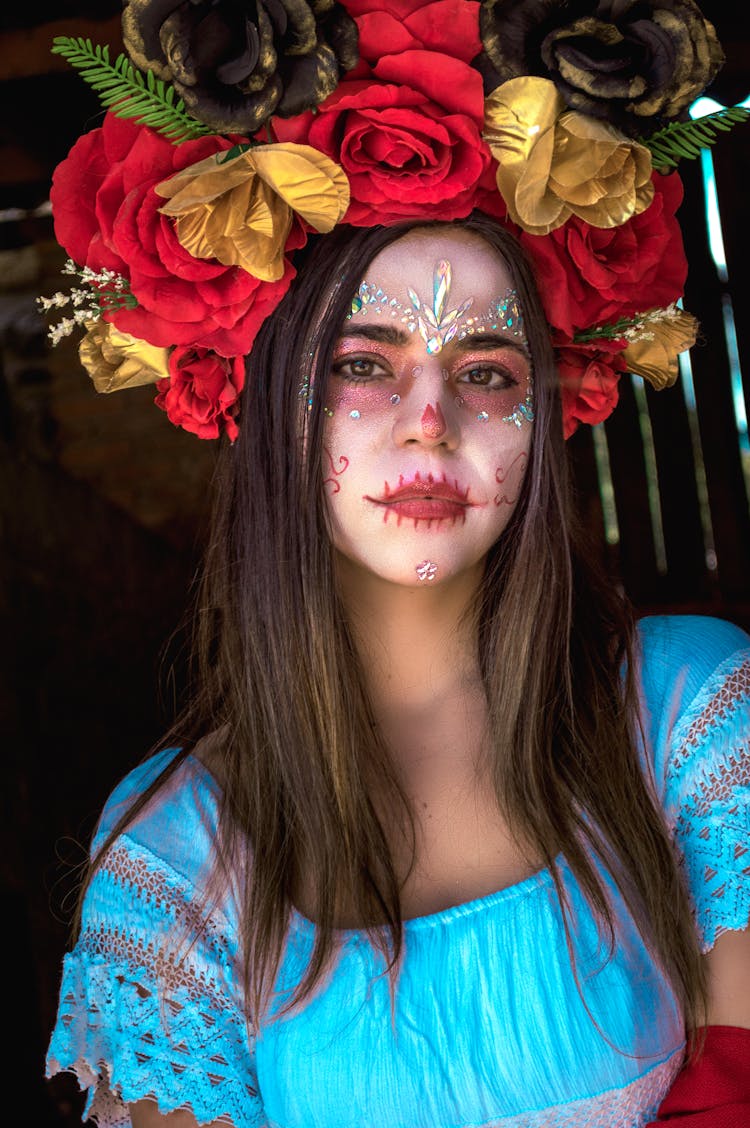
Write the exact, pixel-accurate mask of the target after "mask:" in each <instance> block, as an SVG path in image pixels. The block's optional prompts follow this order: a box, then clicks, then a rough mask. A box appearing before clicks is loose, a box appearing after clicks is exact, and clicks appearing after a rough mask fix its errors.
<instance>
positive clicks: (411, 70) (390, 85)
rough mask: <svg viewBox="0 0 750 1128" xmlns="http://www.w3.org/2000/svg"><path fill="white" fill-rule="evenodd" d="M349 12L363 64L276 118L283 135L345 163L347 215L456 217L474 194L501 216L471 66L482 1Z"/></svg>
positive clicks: (392, 219)
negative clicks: (315, 102)
mask: <svg viewBox="0 0 750 1128" xmlns="http://www.w3.org/2000/svg"><path fill="white" fill-rule="evenodd" d="M348 10H349V11H350V13H352V14H354V15H355V16H356V18H357V26H358V29H359V36H360V40H359V49H360V56H361V62H360V65H359V66H358V67H357V68H356V69H355V70H354V71H353V72H352V74H351V75H350V76H348V77H346V78H344V79H343V80H342V81H341V82H340V83H339V85H338V87H337V88H336V90H335V91H334V92H333V94H331V95H330V96H329V97H328V98H327V99H326V100H325V101H324V102H322V103H321V104H320V106H319V107H318V109H317V112H316V113H315V114H309V113H308V114H301V115H299V116H298V117H296V118H289V119H287V120H282V119H274V129H275V132H276V134H277V136H278V138H279V140H281V141H297V142H301V143H304V144H308V145H312V146H313V147H314V148H316V149H319V150H320V151H321V152H323V153H326V154H327V155H328V156H329V157H331V158H332V159H333V160H335V161H337V162H338V163H339V164H340V165H341V166H342V168H343V169H344V172H345V173H346V175H347V177H348V178H349V185H350V188H351V204H350V207H349V210H348V211H347V213H346V215H345V216H344V222H345V223H351V224H353V225H355V226H365V227H366V226H370V225H371V224H374V223H386V224H387V223H396V222H398V221H399V220H401V219H407V218H408V219H413V218H424V219H444V220H450V219H458V218H461V217H463V216H466V215H468V214H469V212H470V211H471V210H472V208H473V207H474V206H476V204H477V202H478V201H479V200H481V204H482V207H483V208H485V209H486V210H493V211H494V212H495V214H496V215H498V216H502V215H504V214H505V206H504V204H503V202H502V199H501V198H500V195H499V193H498V191H497V188H496V186H495V183H494V173H493V170H492V164H493V162H492V156H491V154H490V152H489V149H488V147H487V145H486V144H485V143H484V141H483V140H482V136H481V131H482V126H483V123H484V91H483V87H482V78H481V75H480V74H479V72H478V71H477V70H475V69H474V68H473V67H472V66H471V65H470V59H471V58H472V57H473V56H474V55H475V54H478V52H479V50H480V43H479V30H478V29H479V23H478V5H477V4H474V3H471V4H466V3H462V4H458V3H457V2H456V0H438V2H437V3H435V4H429V5H426V6H420V5H417V4H415V3H411V2H410V0H400V2H399V0H394V2H392V3H376V2H373V0H370V2H369V3H368V2H367V0H359V2H358V3H355V4H354V5H353V6H352V7H351V8H349V9H348ZM456 20H458V21H459V22H460V34H457V33H456V30H455V21H456ZM457 43H460V57H459V56H457V55H456V47H457ZM371 64H372V65H371Z"/></svg>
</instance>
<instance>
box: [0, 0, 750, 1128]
mask: <svg viewBox="0 0 750 1128" xmlns="http://www.w3.org/2000/svg"><path fill="white" fill-rule="evenodd" d="M729 7H730V5H729V4H714V3H711V4H704V5H703V10H704V12H705V13H706V15H707V16H708V17H709V18H710V19H711V20H712V21H713V22H714V24H715V26H716V29H717V31H718V33H719V38H720V39H721V41H722V43H723V46H724V49H725V52H726V55H727V62H726V65H725V67H724V69H723V71H722V72H721V74H720V75H719V77H718V79H717V80H716V81H715V82H714V84H713V86H712V87H711V89H710V90H709V91H707V94H708V96H709V97H710V98H711V99H713V100H714V101H715V102H716V103H718V104H720V105H732V104H737V103H739V102H743V101H745V99H747V98H748V95H749V94H750V70H749V69H748V64H747V60H748V58H750V17H749V16H748V14H747V12H746V10H745V8H744V7H740V8H739V9H735V10H734V11H733V12H731V13H730V11H729ZM119 14H120V0H90V2H81V0H54V2H52V0H32V2H31V3H27V4H25V5H8V6H4V7H3V11H2V14H0V97H1V98H2V115H1V116H0V637H2V640H3V645H2V648H1V650H0V718H1V729H0V731H1V734H2V750H3V753H4V755H5V758H6V764H7V767H8V773H7V779H6V787H5V791H4V798H3V803H4V810H3V813H2V814H3V829H4V831H5V842H4V845H3V849H2V851H1V852H0V880H1V881H2V895H3V904H5V906H6V914H5V918H6V926H5V929H4V934H5V943H6V944H7V945H8V953H7V959H6V961H5V967H6V981H7V983H8V986H9V988H10V993H11V1016H12V1024H11V1037H12V1044H13V1050H14V1053H13V1055H12V1058H11V1059H10V1062H9V1064H10V1066H11V1071H12V1072H11V1078H12V1081H11V1084H12V1085H13V1088H14V1089H16V1087H17V1091H18V1100H17V1101H16V1100H15V1097H14V1098H12V1099H11V1105H12V1106H13V1107H15V1106H17V1107H18V1108H19V1109H20V1108H23V1121H24V1123H27V1124H30V1125H33V1126H37V1125H38V1126H40V1128H63V1126H65V1128H67V1126H68V1125H76V1124H79V1123H80V1109H81V1102H80V1099H79V1096H78V1093H77V1089H76V1087H75V1084H74V1083H72V1082H71V1080H70V1078H69V1077H63V1078H61V1079H58V1080H57V1081H55V1082H54V1083H52V1084H47V1083H45V1082H44V1080H43V1073H44V1065H43V1059H44V1053H45V1050H46V1044H47V1039H48V1036H49V1031H50V1029H51V1026H52V1022H53V1019H54V1013H55V1009H56V1005H57V991H58V987H59V979H60V964H61V960H62V956H63V953H64V951H65V949H66V945H67V943H68V939H69V929H70V912H71V908H72V897H73V893H74V890H75V870H74V869H72V867H75V866H76V865H78V864H80V862H81V861H82V860H83V858H84V856H85V844H86V842H87V841H88V838H89V836H90V834H91V832H92V830H93V827H94V822H95V818H96V815H97V813H98V811H99V809H100V807H101V805H102V803H103V801H104V800H105V798H106V796H107V794H108V792H109V790H110V789H111V787H112V785H113V784H114V783H115V782H116V781H117V779H118V778H119V777H120V776H121V775H122V774H123V773H124V772H125V771H127V770H128V768H129V767H130V766H132V765H133V764H134V763H135V762H136V761H137V760H139V759H140V758H141V757H142V755H143V754H144V753H145V751H146V750H147V749H148V748H149V747H150V746H151V745H152V744H153V743H154V742H155V741H157V740H158V738H159V735H160V733H161V732H162V731H163V730H164V728H165V727H166V725H167V723H168V722H169V720H170V718H171V715H172V709H173V704H174V700H175V697H176V696H177V695H179V692H180V689H181V686H182V684H183V682H182V678H183V668H184V667H183V662H184V646H183V638H182V632H181V628H180V623H181V618H182V615H183V613H184V610H185V608H186V605H187V601H188V597H189V591H190V586H191V581H192V578H193V576H194V573H195V570H196V567H197V566H198V562H199V560H200V554H201V548H202V544H203V539H204V536H205V530H206V518H207V512H208V507H209V501H210V484H211V477H212V470H213V464H214V458H215V447H214V444H212V443H209V442H201V441H200V440H198V439H196V438H194V437H193V436H191V435H188V434H186V433H185V432H182V431H180V430H178V429H177V428H175V427H173V426H172V425H171V424H170V423H169V422H168V420H167V418H166V416H165V415H164V414H163V413H162V412H161V411H159V410H158V409H157V408H155V407H154V405H153V396H154V392H153V389H152V388H148V387H147V388H136V389H133V390H130V391H124V392H122V393H120V394H117V395H113V396H107V395H97V394H96V393H95V391H94V389H93V386H92V385H91V383H90V381H89V380H88V377H87V376H86V374H85V372H84V371H83V369H82V368H81V367H80V364H79V362H78V357H77V340H78V338H75V339H71V338H68V339H67V340H63V341H62V342H61V343H60V344H59V345H57V346H56V347H55V348H54V349H53V348H51V347H50V346H49V343H48V341H47V336H46V333H47V324H46V323H45V321H43V319H42V317H41V315H40V313H39V311H38V308H37V304H36V297H37V296H38V295H40V294H45V295H48V294H51V293H53V292H55V291H56V290H58V289H59V288H60V275H59V272H60V268H61V266H62V264H63V262H64V260H65V255H64V253H63V252H62V251H61V250H60V248H59V247H58V246H57V245H56V243H55V240H54V234H53V228H52V221H51V218H50V213H49V204H48V200H49V188H50V180H51V175H52V172H53V169H54V168H55V166H56V164H57V163H58V162H59V161H60V160H62V159H63V158H64V157H65V156H66V154H67V152H68V150H69V149H70V147H71V145H72V144H73V142H74V141H75V139H76V138H77V137H78V136H79V135H80V134H81V133H83V132H85V131H87V130H88V129H91V128H94V127H95V126H96V125H98V124H99V122H100V120H101V111H100V108H99V104H98V101H97V99H96V97H95V96H94V95H93V94H92V93H91V92H90V91H89V89H88V88H87V87H86V85H85V83H84V82H83V81H82V80H81V79H80V77H78V75H77V74H76V73H74V72H73V70H72V69H71V68H70V67H69V66H68V64H67V63H65V62H64V61H63V60H61V59H59V58H58V57H56V56H54V55H52V54H50V46H51V43H52V39H53V37H54V36H55V35H83V36H88V37H90V38H91V39H92V40H93V41H94V42H95V43H100V44H105V43H106V44H109V45H110V48H111V51H112V55H113V57H114V56H115V55H116V54H117V53H118V51H119V50H120V49H121V39H120V26H119ZM711 108H712V107H711V105H707V106H706V107H705V108H703V110H702V112H707V111H710V109H711ZM749 141H750V125H748V126H744V127H742V126H741V127H738V128H737V129H735V130H734V132H732V133H730V134H727V135H722V137H721V139H720V142H719V143H718V144H717V146H716V148H715V149H714V150H712V151H711V152H709V153H707V154H705V157H704V159H703V161H694V162H689V163H688V162H684V163H683V165H682V166H681V169H680V173H681V175H682V177H683V180H684V181H685V183H686V202H685V204H684V205H683V207H682V209H681V211H680V218H681V221H682V224H683V228H684V231H685V239H686V245H687V252H688V260H689V262H690V265H691V269H690V277H689V279H688V287H687V293H686V298H685V306H686V308H687V309H689V310H690V312H692V313H693V314H695V315H696V316H697V317H698V318H699V320H700V322H701V325H702V335H701V340H700V342H699V344H698V345H697V346H696V347H695V348H694V349H693V350H692V353H691V358H690V362H689V363H688V364H685V365H684V366H683V369H682V371H681V378H680V382H679V384H678V385H677V386H676V387H675V388H673V389H671V390H669V391H666V392H663V393H660V394H655V393H652V392H651V390H650V388H644V386H643V385H642V383H641V382H640V381H638V380H632V381H631V380H630V379H629V378H625V379H623V381H622V382H621V403H620V406H619V407H618V409H617V411H616V412H615V413H614V415H613V416H612V419H611V420H610V421H608V422H607V424H605V425H602V426H599V427H597V428H593V429H588V428H587V429H581V430H580V431H579V432H578V433H577V434H576V435H575V436H574V437H573V439H571V440H570V450H571V455H572V458H573V463H574V469H575V474H576V480H577V483H578V489H579V494H580V501H581V505H582V506H583V508H584V510H585V513H586V517H587V521H588V523H589V524H590V527H591V529H592V531H593V533H594V536H595V539H596V544H597V546H598V549H599V551H600V552H601V555H602V558H603V559H604V560H605V562H606V563H607V565H608V566H609V567H610V568H611V569H612V574H613V577H614V578H615V580H616V581H617V582H621V583H622V584H623V585H624V587H625V588H626V590H627V591H628V592H629V594H630V595H631V598H632V599H633V600H634V602H635V604H636V607H637V608H638V609H639V610H640V611H643V612H644V613H647V612H651V611H659V612H660V611H680V612H692V613H696V614H710V615H720V616H722V617H725V618H728V619H730V620H732V621H733V622H736V623H738V624H739V625H741V626H744V627H745V628H746V629H750V507H749V505H748V498H749V496H750V444H749V441H748V427H747V412H748V405H749V404H750V316H749V315H748V310H749V309H750V305H749V303H748V298H749V297H750V293H749V291H750V267H749V266H748V263H750V246H749V245H748V244H749V242H750V241H749V239H748V215H747V185H748V184H749V183H750V146H749V144H748V142H749Z"/></svg>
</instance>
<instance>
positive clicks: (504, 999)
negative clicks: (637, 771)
mask: <svg viewBox="0 0 750 1128" xmlns="http://www.w3.org/2000/svg"><path fill="white" fill-rule="evenodd" d="M639 631H640V639H641V654H640V659H639V683H640V687H641V701H642V718H643V727H644V748H643V757H644V770H645V771H646V772H647V773H648V775H649V777H650V780H651V784H652V786H653V787H654V788H655V790H656V793H657V794H658V796H659V798H660V801H661V804H662V806H663V810H664V814H665V819H666V822H667V825H668V827H669V830H670V833H671V834H672V836H673V841H674V844H675V848H676V850H677V852H678V856H679V858H680V863H681V865H682V866H683V867H684V871H685V875H686V878H687V881H688V883H689V888H690V891H691V896H692V899H693V905H694V910H695V918H696V926H697V929H698V932H699V935H700V937H701V942H702V944H703V947H704V949H705V950H708V949H709V948H710V947H711V946H712V945H713V944H714V943H715V941H716V939H717V937H718V936H720V935H721V934H722V933H723V932H725V931H728V930H739V929H744V928H746V927H747V926H748V922H749V920H750V849H749V844H750V752H749V751H748V741H749V739H750V638H748V636H747V635H746V634H745V633H744V632H743V631H741V630H739V629H738V628H737V627H735V626H733V625H732V624H730V623H726V622H724V621H722V620H717V619H712V618H708V617H699V616H655V617H650V618H646V619H644V620H642V622H641V623H640V625H639ZM172 755H173V751H165V752H163V753H161V754H160V755H159V756H156V757H154V758H152V759H151V760H149V761H148V762H147V763H145V764H144V765H141V766H140V767H139V768H137V769H136V770H135V771H134V772H132V773H131V774H130V775H129V776H128V777H127V778H126V779H125V780H124V781H123V782H122V783H121V784H120V785H119V787H118V788H117V789H116V790H115V792H114V793H113V795H112V797H111V799H110V801H109V802H108V804H107V806H106V808H105V811H104V813H103V816H102V820H101V822H100V826H99V828H98V832H97V836H96V839H95V842H94V847H95V846H96V845H97V843H98V842H100V841H102V840H103V836H104V835H106V833H107V831H108V830H109V829H110V828H111V827H112V826H113V825H114V823H115V821H116V819H117V817H118V816H119V814H121V813H122V811H123V810H124V809H125V807H126V806H127V804H128V803H129V801H130V800H131V799H132V798H133V796H135V795H136V794H138V793H140V792H141V791H142V790H143V788H144V787H145V786H146V785H147V784H148V782H149V780H151V779H152V778H154V777H155V774H156V773H157V772H158V771H159V770H160V768H161V767H163V766H164V764H165V763H166V762H167V760H168V758H169V757H170V756H172ZM217 802H218V793H217V790H216V785H215V783H214V782H213V780H212V779H211V777H210V776H209V775H208V773H207V772H206V770H205V769H204V768H203V767H202V765H201V764H200V763H199V761H197V760H196V759H194V758H192V757H189V758H188V759H187V760H186V761H185V763H184V764H183V765H182V766H181V768H180V769H179V770H178V772H177V773H175V775H174V777H173V778H172V780H171V782H170V785H169V787H168V788H167V789H166V790H165V791H164V792H163V793H161V794H160V796H159V797H158V799H157V800H156V801H155V802H154V803H152V804H151V805H150V806H149V807H148V808H147V809H146V810H145V811H144V812H142V813H141V814H140V816H139V817H138V819H137V820H136V822H135V823H134V824H132V825H131V826H130V828H129V830H128V832H127V834H126V835H122V836H121V837H120V838H119V839H118V840H117V843H116V845H115V847H114V848H113V850H112V851H111V853H110V854H109V856H108V857H107V859H106V861H105V863H104V865H103V866H102V868H101V869H100V870H99V871H98V872H97V875H96V877H95V878H94V880H93V882H92V884H91V887H90V889H89V891H88V894H87V897H86V901H85V906H84V914H83V923H82V929H81V933H80V936H79V939H78V941H77V943H76V947H75V949H74V950H73V951H72V952H71V953H69V954H68V955H67V956H66V958H65V962H64V969H63V979H62V986H61V992H60V1006H59V1012H58V1017H57V1022H56V1025H55V1028H54V1031H53V1034H52V1038H51V1042H50V1046H49V1052H48V1061H47V1070H48V1074H49V1075H52V1074H54V1073H57V1072H59V1071H61V1070H71V1071H73V1072H75V1073H76V1075H77V1077H78V1080H79V1083H80V1084H81V1086H82V1087H84V1088H87V1089H88V1103H87V1106H86V1115H87V1116H90V1117H92V1118H93V1119H94V1120H96V1121H97V1122H98V1123H99V1124H100V1125H101V1126H102V1128H105V1126H107V1128H108V1126H110V1125H123V1126H125V1125H127V1124H129V1119H128V1114H127V1104H128V1103H129V1102H132V1101H135V1100H138V1099H140V1098H143V1097H150V1098H152V1099H154V1100H156V1101H157V1102H158V1105H159V1108H160V1109H161V1110H162V1111H163V1112H166V1111H170V1110H172V1109H177V1108H189V1109H190V1110H192V1112H193V1113H194V1115H195V1117H196V1120H197V1121H198V1123H199V1124H205V1123H209V1122H211V1121H213V1120H216V1119H221V1120H223V1121H224V1122H226V1123H228V1124H231V1125H234V1126H235V1128H257V1126H260V1125H268V1126H269V1128H363V1126H372V1128H386V1126H387V1128H470V1126H471V1128H479V1126H480V1125H481V1126H485V1128H489V1126H493V1128H495V1126H496V1128H501V1126H502V1128H561V1126H565V1128H584V1126H586V1128H641V1126H642V1125H644V1124H645V1123H646V1122H647V1121H648V1120H649V1119H651V1118H652V1117H653V1116H654V1114H655V1111H656V1108H657V1106H658V1104H659V1103H660V1101H661V1099H662V1098H663V1096H664V1094H665V1093H666V1092H667V1090H668V1088H669V1086H670V1085H671V1083H672V1080H673V1078H674V1076H675V1075H676V1073H677V1071H678V1070H679V1068H680V1066H681V1064H682V1058H683V1049H684V1029H683V1022H682V1017H681V1014H680V1011H679V1007H678V1005H677V1003H676V1000H675V997H674V995H673V993H672V991H671V988H670V986H669V984H668V982H667V981H666V979H665V977H664V975H663V973H662V972H661V970H660V968H659V967H658V965H657V964H656V962H655V961H654V959H653V958H652V957H651V955H650V953H649V951H648V950H647V948H646V947H645V946H644V944H643V941H642V940H641V937H640V935H639V934H638V932H637V929H636V928H635V926H634V925H633V923H632V920H631V918H630V916H629V914H628V913H627V911H626V909H625V907H624V904H623V902H622V899H621V897H620V894H619V893H618V891H617V888H616V887H615V885H614V882H613V881H612V880H611V879H610V878H609V876H608V875H607V874H606V873H605V872H604V871H603V870H602V871H601V872H602V876H603V879H604V881H605V883H606V886H607V889H608V891H609V894H610V897H611V900H612V904H613V906H614V907H615V910H616V915H617V920H618V937H617V941H618V943H617V948H616V951H615V953H614V955H612V956H611V958H608V953H607V951H606V950H605V949H604V947H603V944H602V940H601V937H600V935H599V932H598V930H597V927H596V921H595V919H594V917H593V915H592V913H591V911H590V909H589V907H588V905H587V903H586V900H585V898H584V897H583V895H582V893H581V890H580V888H579V887H578V885H577V883H576V882H575V880H574V878H573V876H572V874H571V873H570V871H569V869H568V867H567V865H566V862H565V859H564V857H560V858H559V859H558V863H559V872H560V875H561V878H562V881H563V885H564V888H565V890H566V892H567V895H568V898H569V902H570V909H571V937H572V945H573V949H574V952H575V967H576V971H577V974H576V975H574V974H573V971H572V968H571V961H570V956H569V951H568V945H567V942H566V936H565V931H564V927H563V919H562V914H561V909H560V905H559V902H558V898H557V895H556V893H555V888H554V884H553V880H552V874H551V872H550V871H548V870H542V871H540V872H539V873H537V874H534V875H533V876H532V877H530V878H528V879H527V880H525V881H522V882H520V883H519V884H517V885H514V886H511V887H510V888H507V889H503V890H501V891H500V892H497V893H494V894H491V895H490V896H488V897H483V898H481V899H479V900H476V901H472V902H469V903H467V904H462V905H457V906H455V907H453V908H449V909H446V910H444V911H443V912H439V913H435V914H432V915H430V916H425V917H420V918H417V919H413V920H409V921H407V922H405V953H404V959H403V963H402V966H401V970H400V973H399V978H398V982H397V985H396V992H395V1000H394V1008H393V1011H392V1010H391V996H390V993H389V986H388V978H387V976H385V975H383V974H382V973H383V963H382V958H381V957H380V956H379V955H378V954H377V953H376V952H375V950H374V949H373V946H372V945H371V943H370V942H369V940H368V938H367V936H366V934H365V933H363V932H360V931H357V930H349V931H346V930H342V931H341V932H340V933H339V956H338V959H337V961H336V964H335V966H334V968H333V969H332V971H331V973H330V974H329V975H328V978H327V979H326V981H325V982H324V984H323V985H322V987H321V988H320V989H319V990H318V991H317V992H316V994H315V995H314V997H313V998H312V999H311V1000H310V1001H309V1002H307V1003H306V1005H305V1006H304V1007H303V1008H302V1009H301V1010H298V1011H296V1012H293V1013H292V1014H291V1015H288V1016H283V1017H277V1016H275V1015H270V1016H269V1018H268V1020H267V1021H265V1022H264V1023H263V1025H262V1027H261V1028H260V1029H259V1030H251V1029H250V1028H249V1027H248V1025H247V1023H246V1021H245V1019H244V1016H243V1007H242V1000H241V991H240V987H239V971H238V940H237V938H238V921H237V912H236V908H235V906H234V903H233V901H232V899H231V897H230V896H227V897H226V899H225V902H224V903H223V904H222V905H221V906H219V907H214V908H212V909H211V910H210V911H208V910H207V909H206V907H205V903H204V901H203V895H204V893H205V888H206V880H207V877H208V874H209V872H210V866H211V861H212V856H213V855H212V842H213V835H214V828H215V825H216V816H217ZM198 920H204V921H206V927H205V928H203V929H201V930H200V939H199V940H198V941H197V942H196V941H194V942H192V943H189V942H188V940H187V939H186V938H187V937H189V936H191V935H194V934H195V931H196V927H195V926H196V922H197V921H198ZM313 939H314V926H313V925H312V924H311V923H310V922H309V921H307V920H306V919H305V918H303V917H302V916H300V914H298V913H296V912H294V913H293V914H292V918H291V922H290V929H289V936H288V943H287V949H286V954H285V958H284V961H283V964H282V967H281V969H280V973H279V979H278V984H277V987H278V992H279V999H280V1000H283V998H284V996H285V993H286V992H288V991H289V990H290V989H291V988H292V987H293V986H294V985H295V984H296V983H297V982H298V981H299V979H300V976H301V974H302V972H303V970H304V968H305V966H306V962H307V960H308V958H309V955H310V952H311V948H312V943H313ZM279 1005H280V1004H279Z"/></svg>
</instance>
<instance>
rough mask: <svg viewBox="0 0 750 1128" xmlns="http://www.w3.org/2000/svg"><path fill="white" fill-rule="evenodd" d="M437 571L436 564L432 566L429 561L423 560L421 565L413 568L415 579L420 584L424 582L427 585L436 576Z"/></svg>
mask: <svg viewBox="0 0 750 1128" xmlns="http://www.w3.org/2000/svg"><path fill="white" fill-rule="evenodd" d="M437 570H438V566H437V564H433V562H432V561H431V560H423V561H422V563H421V564H417V567H416V568H415V571H416V573H417V579H418V580H419V582H420V583H424V582H425V581H427V583H429V582H430V581H431V580H434V579H435V576H436V575H437Z"/></svg>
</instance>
